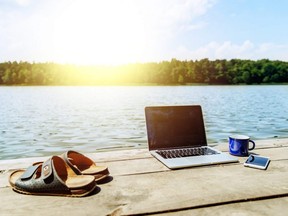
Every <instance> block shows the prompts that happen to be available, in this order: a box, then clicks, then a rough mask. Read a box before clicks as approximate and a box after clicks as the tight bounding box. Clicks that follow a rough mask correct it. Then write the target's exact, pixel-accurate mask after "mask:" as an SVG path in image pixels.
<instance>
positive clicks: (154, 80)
mask: <svg viewBox="0 0 288 216" xmlns="http://www.w3.org/2000/svg"><path fill="white" fill-rule="evenodd" d="M193 83H196V84H228V85H229V84H261V83H288V62H284V61H272V60H269V59H261V60H257V61H256V60H241V59H231V60H225V59H223V60H213V61H212V60H209V59H207V58H206V59H202V60H195V61H193V60H190V61H187V60H185V61H180V60H177V59H171V61H162V62H158V63H155V62H154V63H153V62H152V63H135V64H127V65H121V66H79V65H67V64H65V65H64V64H56V63H29V62H16V61H14V62H3V63H0V85H125V84H139V85H149V84H155V85H185V84H193Z"/></svg>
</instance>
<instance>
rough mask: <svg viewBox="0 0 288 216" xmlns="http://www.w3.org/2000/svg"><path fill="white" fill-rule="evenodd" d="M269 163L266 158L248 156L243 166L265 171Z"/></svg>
mask: <svg viewBox="0 0 288 216" xmlns="http://www.w3.org/2000/svg"><path fill="white" fill-rule="evenodd" d="M269 163H270V159H269V158H268V157H262V156H258V155H250V156H249V157H248V159H247V160H246V161H245V163H244V166H246V167H252V168H256V169H262V170H266V169H267V167H268V165H269Z"/></svg>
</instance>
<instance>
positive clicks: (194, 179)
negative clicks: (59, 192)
mask: <svg viewBox="0 0 288 216" xmlns="http://www.w3.org/2000/svg"><path fill="white" fill-rule="evenodd" d="M216 148H218V149H220V150H222V151H225V152H227V150H228V144H227V143H224V144H221V145H218V146H217V147H216ZM252 152H253V153H255V154H259V155H262V156H267V157H270V159H271V163H270V165H269V167H268V169H267V170H266V171H263V170H257V169H252V168H247V167H244V166H243V162H244V160H245V159H246V157H240V158H239V160H240V163H231V164H222V165H211V166H203V167H194V168H186V169H179V170H169V169H167V168H166V167H165V166H164V165H162V163H160V162H159V161H157V160H156V159H155V158H153V157H152V156H151V155H150V154H149V152H148V151H147V149H136V150H123V151H117V152H116V151H114V152H113V151H112V152H101V153H94V154H86V155H87V156H89V157H91V158H92V159H93V160H95V161H96V163H98V164H106V165H107V166H108V167H109V169H110V172H111V178H110V179H109V181H108V182H106V183H103V184H99V185H98V186H99V187H98V188H97V190H95V192H94V193H93V194H92V195H90V196H87V197H84V198H67V197H51V196H31V195H22V194H18V193H16V192H14V191H12V189H11V188H10V187H9V184H8V177H9V174H10V173H11V172H12V171H13V170H15V169H19V168H27V167H28V166H29V165H31V163H33V162H36V161H43V160H44V159H46V157H44V158H29V159H17V160H6V161H3V160H2V161H1V160H0V172H1V174H0V206H1V207H0V215H1V216H6V215H29V216H32V215H41V216H45V215H53V216H56V215H69V216H73V215H77V216H79V215H157V214H158V215H229V216H230V215H287V214H288V213H287V212H288V139H273V140H261V141H257V140H256V148H255V149H254V150H253V151H252Z"/></svg>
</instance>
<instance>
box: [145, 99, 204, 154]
mask: <svg viewBox="0 0 288 216" xmlns="http://www.w3.org/2000/svg"><path fill="white" fill-rule="evenodd" d="M145 117H146V127H147V136H148V145H149V150H156V149H166V148H177V147H188V146H189V147H193V146H206V145H207V141H206V134H205V127H204V121H203V116H202V109H201V106H199V105H196V106H162V107H146V108H145Z"/></svg>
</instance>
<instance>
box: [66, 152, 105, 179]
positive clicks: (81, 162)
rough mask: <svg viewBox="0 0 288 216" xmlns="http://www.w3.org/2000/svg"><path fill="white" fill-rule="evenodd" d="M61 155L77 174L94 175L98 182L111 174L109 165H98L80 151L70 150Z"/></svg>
mask: <svg viewBox="0 0 288 216" xmlns="http://www.w3.org/2000/svg"><path fill="white" fill-rule="evenodd" d="M61 157H62V158H63V159H64V161H65V162H66V163H67V164H68V165H69V166H70V167H71V169H73V171H74V172H75V173H76V174H78V175H91V176H94V178H95V181H96V182H98V181H100V180H103V179H104V178H106V177H108V176H109V174H110V173H109V170H108V167H107V166H98V165H96V163H95V162H94V161H92V160H91V159H90V158H88V157H86V156H85V155H83V154H81V153H79V152H76V151H72V150H70V151H67V152H65V153H64V154H62V155H61Z"/></svg>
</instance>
